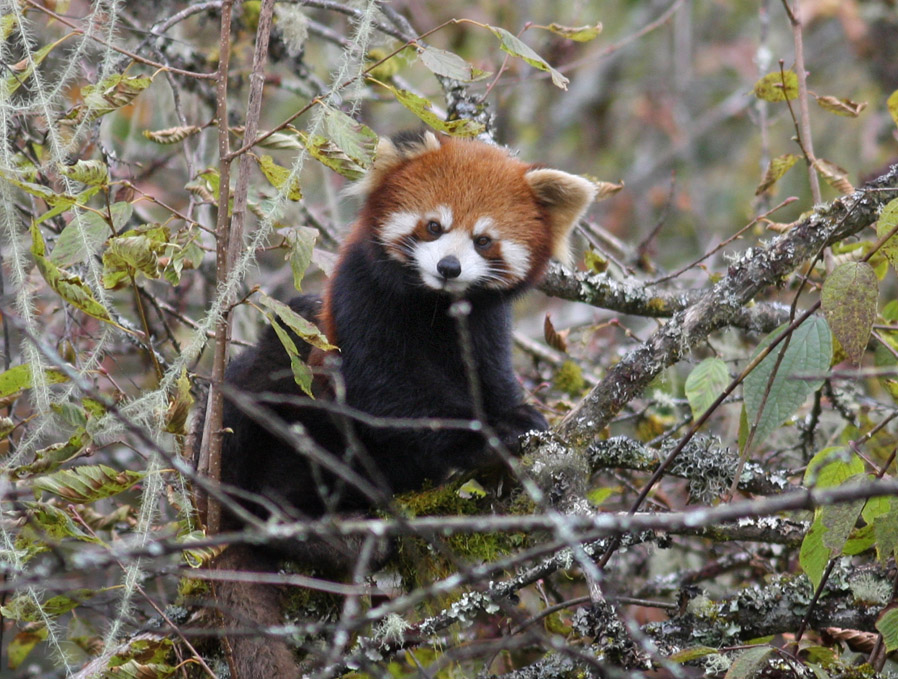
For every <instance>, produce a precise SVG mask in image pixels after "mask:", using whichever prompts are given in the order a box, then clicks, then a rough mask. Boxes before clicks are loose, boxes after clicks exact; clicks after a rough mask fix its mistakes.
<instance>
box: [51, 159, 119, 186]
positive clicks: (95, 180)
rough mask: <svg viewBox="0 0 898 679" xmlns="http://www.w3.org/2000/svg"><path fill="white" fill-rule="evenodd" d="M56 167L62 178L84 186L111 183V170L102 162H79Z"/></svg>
mask: <svg viewBox="0 0 898 679" xmlns="http://www.w3.org/2000/svg"><path fill="white" fill-rule="evenodd" d="M56 167H57V169H58V170H59V174H61V175H62V176H64V177H68V178H69V179H72V180H74V181H76V182H81V183H82V184H94V185H103V184H106V183H107V182H108V181H109V168H108V167H106V163H104V162H103V161H102V160H79V161H77V162H75V164H74V165H62V164H59V165H57V166H56Z"/></svg>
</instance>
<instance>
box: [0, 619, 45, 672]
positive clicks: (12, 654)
mask: <svg viewBox="0 0 898 679" xmlns="http://www.w3.org/2000/svg"><path fill="white" fill-rule="evenodd" d="M47 634H48V631H47V627H46V626H45V625H36V626H34V625H32V626H29V627H28V629H24V630H22V631H21V632H19V633H18V634H16V636H14V637H13V638H12V640H11V641H10V642H9V646H7V648H6V664H7V666H8V667H9V669H11V670H15V669H16V668H18V667H19V665H21V664H22V663H23V662H24V661H25V658H27V657H28V654H29V653H31V651H32V649H34V647H35V646H37V645H38V644H39V643H40V642H42V641H44V640H45V639H46V638H47Z"/></svg>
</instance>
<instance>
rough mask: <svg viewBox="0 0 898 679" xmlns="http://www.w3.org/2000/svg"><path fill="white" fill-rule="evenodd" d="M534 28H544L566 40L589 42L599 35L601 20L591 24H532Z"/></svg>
mask: <svg viewBox="0 0 898 679" xmlns="http://www.w3.org/2000/svg"><path fill="white" fill-rule="evenodd" d="M534 28H544V29H545V30H547V31H552V33H554V34H555V35H560V36H561V37H562V38H567V39H568V40H574V41H576V42H589V41H590V40H595V39H596V38H597V37H599V34H600V33H601V32H602V22H601V21H600V22H598V23H596V24H594V25H592V26H562V25H561V24H556V23H554V22H553V23H551V24H549V25H548V26H534Z"/></svg>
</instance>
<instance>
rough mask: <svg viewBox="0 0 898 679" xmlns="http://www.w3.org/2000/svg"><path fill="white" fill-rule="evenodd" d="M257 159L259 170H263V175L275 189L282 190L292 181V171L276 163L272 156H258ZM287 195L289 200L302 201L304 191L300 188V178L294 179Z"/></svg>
mask: <svg viewBox="0 0 898 679" xmlns="http://www.w3.org/2000/svg"><path fill="white" fill-rule="evenodd" d="M255 158H256V162H257V163H258V164H259V169H260V170H262V174H264V175H265V179H267V180H268V183H269V184H271V185H272V186H273V187H274V188H276V189H278V190H282V189H283V187H284V186H285V185H286V184H287V180H288V179H290V170H288V169H287V168H286V167H281V166H280V165H278V164H277V163H275V162H274V159H273V158H272V157H271V156H268V155H264V156H256V157H255ZM286 193H287V198H289V199H290V200H302V191H301V190H300V186H299V177H293V179H292V181H291V182H290V186H289V188H287V191H286Z"/></svg>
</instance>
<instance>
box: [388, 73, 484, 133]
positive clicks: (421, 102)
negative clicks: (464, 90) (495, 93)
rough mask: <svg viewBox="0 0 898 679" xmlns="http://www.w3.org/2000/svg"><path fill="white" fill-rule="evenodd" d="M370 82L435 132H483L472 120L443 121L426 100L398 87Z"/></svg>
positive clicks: (480, 126)
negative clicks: (387, 93)
mask: <svg viewBox="0 0 898 679" xmlns="http://www.w3.org/2000/svg"><path fill="white" fill-rule="evenodd" d="M372 82H374V83H377V84H378V85H380V86H381V87H383V88H385V89H388V90H389V91H390V92H392V93H393V96H395V97H396V99H397V101H399V103H400V104H402V105H403V106H405V107H406V108H407V109H408V110H409V111H411V112H412V113H414V114H415V115H416V116H417V117H418V118H419V119H420V120H421V121H423V122H424V123H425V124H426V125H428V126H429V127H432V128H433V129H435V130H438V131H439V132H445V133H446V134H451V135H455V136H459V137H473V136H476V135H478V134H480V133H481V132H483V130H484V126H483V125H482V124H481V123H478V122H475V121H473V120H468V119H466V118H460V119H458V120H443V119H442V118H440V117H439V116H438V115H437V114H436V113H434V112H433V108H432V106H431V103H430V102H429V101H427V99H424V98H423V97H419V96H418V95H417V94H413V93H412V92H409V91H408V90H401V89H399V88H398V87H393V86H392V85H389V84H387V83H384V82H381V81H379V80H373V79H372Z"/></svg>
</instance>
